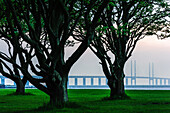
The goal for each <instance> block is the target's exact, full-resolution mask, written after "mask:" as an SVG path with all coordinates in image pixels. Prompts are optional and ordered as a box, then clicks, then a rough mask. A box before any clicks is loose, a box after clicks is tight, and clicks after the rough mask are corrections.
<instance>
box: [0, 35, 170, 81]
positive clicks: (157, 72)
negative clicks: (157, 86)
mask: <svg viewBox="0 0 170 113" xmlns="http://www.w3.org/2000/svg"><path fill="white" fill-rule="evenodd" d="M75 48H76V46H75V47H68V48H66V57H65V58H66V59H67V58H68V57H69V55H71V53H72V52H73V51H74V50H75ZM0 51H6V46H5V44H4V43H2V42H1V41H0ZM134 60H136V76H145V77H148V76H149V63H152V62H153V63H154V76H155V77H162V78H170V38H169V39H168V38H167V39H163V40H158V39H157V37H154V36H150V37H145V38H144V39H142V40H140V41H138V43H137V46H136V48H135V50H134V52H133V53H132V56H131V57H130V59H129V60H128V61H127V62H126V64H125V68H124V72H125V75H126V76H130V75H131V61H132V62H134ZM99 62H100V60H99V59H98V58H97V57H96V56H95V55H94V54H93V53H92V52H91V51H90V49H87V51H86V52H85V53H84V54H83V55H82V56H81V57H80V59H79V60H78V61H77V62H76V63H75V64H74V65H73V67H72V68H71V70H70V74H69V75H91V76H94V75H104V74H103V72H102V68H101V65H100V64H99ZM133 70H134V69H133ZM137 82H140V83H141V84H143V82H142V81H137ZM145 82H146V81H145ZM138 84H139V83H138Z"/></svg>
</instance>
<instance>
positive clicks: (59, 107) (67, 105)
mask: <svg viewBox="0 0 170 113" xmlns="http://www.w3.org/2000/svg"><path fill="white" fill-rule="evenodd" d="M63 108H73V109H77V108H82V106H81V105H79V104H77V103H75V102H67V103H65V104H63V105H57V106H56V105H51V104H49V103H48V104H44V105H43V106H41V107H39V108H37V109H32V110H26V111H19V112H14V113H39V112H42V113H46V112H51V111H52V112H53V111H57V110H63ZM63 111H64V110H63Z"/></svg>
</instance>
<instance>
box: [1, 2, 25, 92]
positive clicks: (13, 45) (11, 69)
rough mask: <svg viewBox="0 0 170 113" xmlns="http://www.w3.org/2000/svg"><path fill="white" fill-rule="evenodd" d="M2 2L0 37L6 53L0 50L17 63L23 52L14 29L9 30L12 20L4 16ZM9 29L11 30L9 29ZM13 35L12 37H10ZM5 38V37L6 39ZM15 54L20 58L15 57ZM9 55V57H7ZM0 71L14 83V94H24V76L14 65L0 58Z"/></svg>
mask: <svg viewBox="0 0 170 113" xmlns="http://www.w3.org/2000/svg"><path fill="white" fill-rule="evenodd" d="M4 5H5V4H4V3H3V2H2V1H1V2H0V6H1V7H0V10H1V12H0V27H1V28H0V34H1V35H0V39H1V40H3V41H4V42H6V44H7V46H8V48H7V51H8V55H7V52H0V54H1V55H3V56H5V57H6V58H9V57H10V59H11V60H12V61H13V62H15V63H17V61H18V62H20V64H21V62H22V60H23V59H22V58H21V57H23V54H22V53H21V51H22V50H21V48H20V47H19V45H20V44H19V41H18V39H17V38H19V37H17V36H16V35H15V33H14V32H15V31H13V32H11V31H12V29H11V27H10V25H8V22H9V24H13V21H11V20H9V18H6V17H5V7H4ZM10 30H11V31H10ZM11 37H14V38H11ZM6 38H7V39H6ZM17 55H18V57H19V58H20V59H18V58H17ZM8 56H9V57H8ZM22 67H24V68H25V69H26V70H27V69H28V63H26V64H24V65H22ZM0 73H2V75H3V76H5V77H7V78H9V79H11V80H12V81H14V82H15V83H16V86H17V88H16V94H25V84H26V82H27V79H26V77H23V78H21V72H20V71H19V69H17V68H16V66H14V65H13V64H11V65H10V64H9V63H8V64H7V62H5V61H4V60H2V59H0Z"/></svg>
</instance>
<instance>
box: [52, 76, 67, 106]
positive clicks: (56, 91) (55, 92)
mask: <svg viewBox="0 0 170 113" xmlns="http://www.w3.org/2000/svg"><path fill="white" fill-rule="evenodd" d="M67 81H68V76H63V77H62V79H60V81H59V80H57V79H56V80H55V81H51V83H50V92H51V94H50V104H51V105H56V106H59V107H62V106H63V105H64V104H65V103H66V102H68V93H67Z"/></svg>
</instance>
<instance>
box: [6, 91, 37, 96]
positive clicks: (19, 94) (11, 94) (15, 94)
mask: <svg viewBox="0 0 170 113" xmlns="http://www.w3.org/2000/svg"><path fill="white" fill-rule="evenodd" d="M17 95H18V96H21V95H26V96H28V95H31V96H33V95H34V94H32V93H24V94H23V93H17V92H14V93H10V94H7V96H17Z"/></svg>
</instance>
